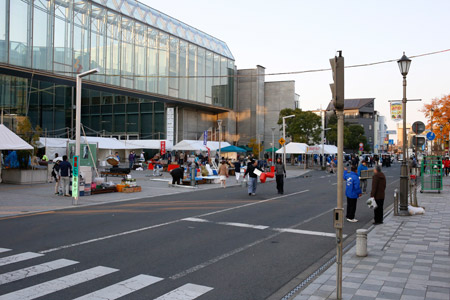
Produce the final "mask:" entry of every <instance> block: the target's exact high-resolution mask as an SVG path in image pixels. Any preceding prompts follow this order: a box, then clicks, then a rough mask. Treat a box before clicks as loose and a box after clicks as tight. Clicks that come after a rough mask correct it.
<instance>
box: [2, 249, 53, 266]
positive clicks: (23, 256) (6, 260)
mask: <svg viewBox="0 0 450 300" xmlns="http://www.w3.org/2000/svg"><path fill="white" fill-rule="evenodd" d="M43 255H44V254H40V253H34V252H25V253H20V254H15V255H11V256H6V257H2V258H0V266H5V265H9V264H13V263H16V262H19V261H24V260H28V259H32V258H36V257H39V256H43Z"/></svg>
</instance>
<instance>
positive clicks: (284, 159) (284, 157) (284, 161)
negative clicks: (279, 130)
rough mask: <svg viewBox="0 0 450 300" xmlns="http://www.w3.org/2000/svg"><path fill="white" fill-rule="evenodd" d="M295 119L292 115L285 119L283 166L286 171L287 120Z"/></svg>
mask: <svg viewBox="0 0 450 300" xmlns="http://www.w3.org/2000/svg"><path fill="white" fill-rule="evenodd" d="M293 117H295V115H290V116H285V117H283V140H284V144H283V166H284V169H285V170H286V121H285V120H286V119H289V118H293Z"/></svg>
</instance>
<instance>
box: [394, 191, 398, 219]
mask: <svg viewBox="0 0 450 300" xmlns="http://www.w3.org/2000/svg"><path fill="white" fill-rule="evenodd" d="M398 196H399V194H398V189H395V190H394V216H398Z"/></svg>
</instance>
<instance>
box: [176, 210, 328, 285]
mask: <svg viewBox="0 0 450 300" xmlns="http://www.w3.org/2000/svg"><path fill="white" fill-rule="evenodd" d="M332 211H333V209H329V210H326V211H324V212H322V213H320V214H318V215H317V216H314V217H311V218H309V219H306V220H304V221H301V222H300V223H297V224H295V225H294V226H292V227H291V228H295V227H298V226H301V225H303V224H305V223H308V222H310V221H312V220H314V219H316V218H319V217H322V216H324V215H326V214H329V213H331V212H332ZM280 234H282V232H279V231H277V232H276V233H274V234H271V235H269V236H267V237H265V238H262V239H260V240H257V241H255V242H253V243H250V244H247V245H244V246H242V247H239V248H236V249H234V250H231V251H229V252H227V253H224V254H222V255H219V256H216V257H214V258H212V259H210V260H207V261H205V262H203V263H201V264H198V265H196V266H193V267H191V268H189V269H186V270H184V271H181V272H180V273H177V274H175V275H173V276H171V277H169V278H170V279H173V280H175V279H179V278H182V277H184V276H186V275H189V274H191V273H194V272H196V271H198V270H201V269H203V268H206V267H207V266H210V265H212V264H215V263H216V262H219V261H221V260H223V259H226V258H228V257H230V256H233V255H235V254H238V253H240V252H242V251H245V250H247V249H249V248H251V247H253V246H256V245H258V244H260V243H263V242H265V241H268V240H270V239H272V238H274V237H277V236H279V235H280Z"/></svg>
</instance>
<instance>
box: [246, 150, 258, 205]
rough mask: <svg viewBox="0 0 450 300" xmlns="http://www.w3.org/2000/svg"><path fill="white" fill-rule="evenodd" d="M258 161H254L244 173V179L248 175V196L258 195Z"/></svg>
mask: <svg viewBox="0 0 450 300" xmlns="http://www.w3.org/2000/svg"><path fill="white" fill-rule="evenodd" d="M257 165H258V161H257V160H254V159H252V160H251V161H250V163H249V164H248V165H247V170H246V171H245V173H244V177H245V176H247V174H248V177H249V178H248V195H249V196H255V195H256V184H257V182H258V175H256V174H255V170H257V167H256V166H257Z"/></svg>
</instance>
